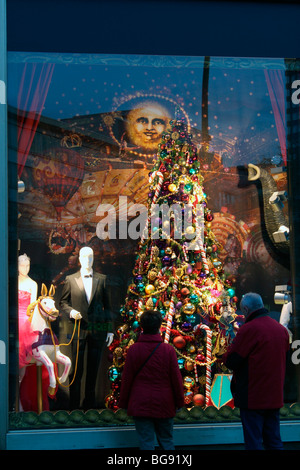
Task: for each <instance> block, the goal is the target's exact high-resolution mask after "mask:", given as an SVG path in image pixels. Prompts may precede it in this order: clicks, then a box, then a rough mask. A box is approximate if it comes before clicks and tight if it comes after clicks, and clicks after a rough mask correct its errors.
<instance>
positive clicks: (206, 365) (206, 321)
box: [106, 113, 237, 410]
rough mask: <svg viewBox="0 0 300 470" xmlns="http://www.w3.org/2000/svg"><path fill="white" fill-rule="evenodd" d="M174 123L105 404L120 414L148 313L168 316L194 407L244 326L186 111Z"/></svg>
mask: <svg viewBox="0 0 300 470" xmlns="http://www.w3.org/2000/svg"><path fill="white" fill-rule="evenodd" d="M170 126H171V128H170V129H169V130H168V131H167V132H165V133H164V134H163V137H162V141H161V143H160V145H159V148H158V154H157V160H156V163H155V166H154V168H153V171H152V172H151V173H150V178H149V181H150V189H149V195H148V214H149V215H148V220H147V224H146V227H145V230H144V233H143V235H142V237H141V240H140V243H139V245H138V250H137V257H136V261H135V266H134V269H133V280H132V283H131V284H130V285H129V288H128V292H127V296H126V299H125V303H124V306H123V307H122V309H121V316H122V319H123V322H124V323H123V325H122V326H120V327H119V329H118V332H117V335H116V337H115V340H114V341H113V343H112V345H111V346H110V349H111V352H112V354H113V365H112V366H111V367H110V368H109V371H108V374H109V379H110V381H111V393H110V394H109V395H108V396H107V398H106V406H107V407H108V408H111V409H114V410H116V409H117V408H118V405H117V403H118V396H119V391H120V383H121V380H122V367H123V365H124V362H125V359H126V352H127V350H128V348H129V347H130V346H131V344H133V343H134V342H135V341H136V340H137V338H138V336H139V334H140V326H139V317H140V315H141V314H142V313H143V312H144V311H145V309H155V310H158V311H159V312H160V313H161V315H162V318H163V324H162V328H161V334H162V336H163V339H164V341H165V342H169V343H170V344H172V345H173V346H174V348H175V350H176V352H177V356H178V364H179V367H180V369H181V372H182V379H183V384H184V388H185V403H186V406H187V407H191V406H194V405H200V406H208V405H209V404H210V387H211V382H212V378H213V375H214V374H215V373H216V372H219V373H220V372H225V370H224V366H223V365H222V363H221V361H220V360H218V355H220V353H222V351H224V349H226V347H227V346H228V344H229V343H230V342H231V340H232V339H233V337H234V334H235V328H236V326H237V324H236V320H237V319H236V316H237V315H236V313H235V310H236V301H237V298H236V297H235V291H234V286H233V285H232V282H231V280H230V278H227V275H226V273H224V271H223V266H222V262H221V261H220V260H219V257H218V254H219V252H220V250H221V249H222V247H221V246H220V245H219V244H218V242H217V240H216V239H215V236H214V233H213V231H212V229H211V222H212V220H213V214H212V212H211V211H210V210H209V207H208V204H207V197H206V194H205V192H204V188H203V177H202V175H201V161H200V159H199V155H198V152H197V147H196V146H195V145H194V144H193V142H192V138H191V135H190V134H189V133H188V131H187V125H186V123H185V119H184V117H181V116H180V115H179V113H177V114H176V119H175V120H174V121H171V122H170Z"/></svg>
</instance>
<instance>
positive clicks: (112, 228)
mask: <svg viewBox="0 0 300 470" xmlns="http://www.w3.org/2000/svg"><path fill="white" fill-rule="evenodd" d="M8 78H9V80H8V83H9V86H8V119H9V147H10V162H9V171H10V174H11V175H13V176H14V177H15V179H16V180H18V182H19V187H20V192H19V193H18V195H17V211H18V226H17V238H18V252H17V253H16V254H15V257H16V266H17V260H18V259H19V297H18V298H19V301H18V311H16V312H15V311H14V308H11V309H10V315H11V319H12V320H14V321H15V322H16V323H17V324H18V330H17V331H18V334H13V332H12V334H11V336H10V338H11V341H12V342H13V344H14V345H15V347H14V348H12V350H14V351H15V355H16V358H19V360H18V363H19V370H12V371H11V374H12V375H14V377H16V386H15V387H11V389H10V392H9V393H10V396H11V397H12V398H13V399H12V400H11V402H12V403H14V405H12V407H11V410H10V411H11V421H10V425H11V427H12V428H18V427H22V426H23V427H26V426H27V425H28V424H26V423H28V422H27V421H26V419H27V420H29V417H30V416H31V418H30V419H31V422H34V423H35V425H36V426H37V427H39V426H41V427H42V426H43V425H45V423H44V424H43V423H42V421H41V420H40V419H39V417H37V416H42V415H43V413H45V412H50V414H47V416H48V418H47V419H49V422H48V424H47V425H49V426H53V427H56V426H71V425H72V426H76V425H79V426H83V425H84V426H86V425H94V424H95V423H98V422H99V419H103V421H101V423H103V422H104V423H106V425H107V424H111V423H114V424H118V425H122V424H126V423H128V420H127V418H126V415H125V414H124V410H120V409H119V407H118V395H119V389H120V381H121V380H122V367H123V364H124V360H125V358H126V351H127V349H128V347H129V346H130V344H131V343H132V342H133V341H135V340H136V338H137V335H138V333H139V321H138V320H139V315H140V314H141V312H142V311H143V310H145V309H147V308H149V309H150V308H156V309H158V310H159V311H160V312H161V314H162V316H163V327H162V334H163V335H164V336H163V337H164V340H166V341H168V342H170V344H172V345H173V346H174V347H175V349H176V352H177V357H178V363H179V366H180V370H181V373H182V376H183V383H184V385H185V403H186V408H185V409H184V410H182V411H181V415H180V416H179V417H178V418H177V419H179V420H181V421H180V422H184V420H185V418H186V416H189V419H196V418H195V417H196V416H197V417H198V418H197V419H200V421H201V419H202V418H201V417H203V416H204V415H205V412H206V411H207V414H206V415H205V416H206V418H207V419H213V418H211V417H213V416H215V413H218V412H219V411H221V410H222V413H223V415H224V416H225V415H226V416H228V417H229V418H228V419H231V420H235V419H237V416H238V415H237V411H236V410H235V409H234V406H233V404H232V399H231V398H232V397H231V396H230V390H229V388H230V377H231V375H230V371H228V370H227V369H226V368H225V367H224V366H223V365H222V363H221V362H220V360H219V359H218V352H220V351H222V350H224V348H226V346H227V345H228V344H229V342H230V341H231V340H232V339H233V337H234V335H235V332H236V329H237V328H239V326H240V325H241V324H242V321H243V318H242V315H241V312H240V311H239V302H240V300H241V298H242V296H243V294H245V293H246V292H250V291H252V292H257V293H259V294H260V295H261V297H262V299H263V301H264V304H265V306H266V307H267V308H268V310H269V311H270V315H271V316H272V317H273V318H275V319H277V320H278V321H279V320H280V314H281V309H282V306H283V305H284V302H281V301H280V302H281V303H278V301H275V300H274V295H275V292H278V288H279V286H280V287H283V286H289V285H291V274H290V241H289V207H288V177H287V166H288V151H287V133H288V132H289V126H288V122H287V117H286V114H287V111H286V109H287V100H290V98H291V93H292V91H294V90H292V91H291V92H290V93H289V91H288V90H287V89H286V61H285V60H284V59H272V60H270V59H255V58H253V59H252V58H251V59H245V58H217V57H172V56H133V55H132V56H131V55H128V56H127V55H126V56H125V55H120V56H117V55H89V54H55V53H50V54H46V53H45V54H41V53H39V54H35V53H17V52H11V53H8ZM294 93H295V91H294ZM295 106H296V105H295ZM154 206H156V207H154ZM170 208H171V213H170ZM151 209H153V210H154V209H157V210H158V212H157V213H155V214H154V216H153V217H151V215H153V213H151ZM164 211H165V212H164ZM145 225H146V228H148V232H147V231H146V232H145V231H144V228H145ZM25 253H26V255H25ZM84 254H85V255H86V256H84ZM18 257H19V258H18ZM29 258H30V260H29ZM29 263H30V264H29ZM29 267H30V278H29V275H28V272H29V271H28V270H29ZM16 270H17V267H16ZM83 271H85V274H86V275H90V273H92V274H93V278H82V277H81V273H83ZM31 278H32V279H31ZM96 282H97V287H96ZM29 284H30V285H29ZM33 286H34V288H33ZM43 286H44V287H43ZM52 286H53V287H52ZM287 288H288V287H287ZM46 291H48V292H47V293H48V295H50V297H51V299H52V301H53V303H54V304H55V308H56V309H57V311H58V315H57V316H56V317H55V321H50V322H48V323H47V325H41V319H39V327H38V328H36V327H35V328H34V329H32V328H31V326H32V323H31V324H30V321H29V319H30V316H29V314H30V308H29V309H28V310H27V307H28V305H29V304H31V306H32V303H33V302H36V301H37V300H38V299H39V298H40V297H42V296H43V295H44V294H45V293H46ZM289 300H290V299H289ZM26 312H27V313H26ZM26 317H27V318H26ZM52 319H53V318H51V320H52ZM23 324H25V325H26V328H27V330H26V331H24V328H23ZM49 324H51V329H49ZM44 329H48V330H49V331H50V333H49V334H50V336H49V335H48V337H47V341H46V340H45V341H46V343H47V345H45V347H46V348H50V347H51V348H52V349H53V351H54V352H55V354H54V356H52V358H53V359H51V364H49V363H48V364H47V360H46V361H45V362H43V361H40V362H38V363H37V364H38V366H37V367H36V365H32V364H31V362H32V361H31V360H29V359H28V356H27V359H26V360H25V362H24V361H23V360H22V355H23V350H24V349H23V348H24V347H27V348H28V344H27V343H29V349H30V345H32V344H34V343H35V342H36V338H33V339H32V341H31V340H30V338H31V335H33V334H35V335H36V331H43V330H44ZM289 329H290V330H291V332H292V330H293V327H292V325H289ZM43 341H44V340H43ZM45 341H44V342H45ZM58 345H59V348H58ZM31 352H32V355H33V356H34V349H32V351H31ZM46 359H47V358H46ZM42 362H43V365H41V363H42ZM61 362H62V363H61ZM53 367H54V369H53ZM36 369H38V370H36ZM52 370H53V373H52ZM58 377H61V378H60V379H58ZM294 380H295V371H294V369H293V365H292V362H291V361H290V362H289V363H288V366H287V378H286V386H285V403H287V406H288V407H290V404H291V403H294V402H295V401H297V391H296V389H295V387H294V385H293V384H294ZM48 387H51V389H50V394H49V393H48ZM222 407H223V408H222ZM103 410H104V412H105V413H106V414H103ZM24 412H25V413H24ZM26 412H27V413H28V412H34V413H36V414H37V415H36V414H35V415H29V414H26ZM118 412H119V413H118ZM111 413H112V414H114V416H119V421H118V420H117V421H116V422H115V421H114V419H115V418H114V417H113V418H112V417H111V416H112V414H111ZM209 413H210V414H209ZM226 413H227V414H226ZM33 416H34V418H33ZM44 416H46V415H45V414H44ZM99 416H100V417H101V416H102V418H99ZM104 416H106V417H108V418H104ZM208 416H210V418H208ZM199 417H200V418H199ZM106 419H107V420H106ZM24 420H25V421H24ZM105 420H106V421H105ZM46 421H47V420H46ZM29 427H30V426H29Z"/></svg>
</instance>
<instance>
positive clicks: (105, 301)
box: [59, 247, 113, 409]
mask: <svg viewBox="0 0 300 470" xmlns="http://www.w3.org/2000/svg"><path fill="white" fill-rule="evenodd" d="M79 262H80V265H81V269H80V270H79V271H78V272H76V273H75V274H71V275H70V276H67V277H66V279H65V284H64V287H63V290H62V295H61V299H60V303H59V305H60V311H61V313H62V314H63V315H64V316H65V317H67V319H68V321H70V322H73V323H74V320H75V319H77V320H79V319H80V320H81V325H80V339H79V355H78V366H77V372H76V377H75V380H74V382H73V384H72V385H71V386H70V409H78V408H80V394H81V381H82V376H83V368H84V355H85V351H86V353H87V362H86V380H85V396H84V400H83V404H82V407H83V408H84V409H90V408H95V406H96V404H95V387H96V379H97V373H98V369H99V364H100V361H101V356H102V352H103V349H104V347H105V345H107V346H109V345H110V344H111V342H112V341H113V322H112V313H111V309H110V303H109V295H108V291H107V286H106V276H105V275H104V274H100V273H96V272H94V271H93V268H92V266H93V262H94V253H93V250H92V249H91V248H90V247H84V248H81V250H80V252H79ZM75 338H76V336H75ZM76 352H77V341H76V340H74V341H73V343H72V366H73V368H74V366H75V362H76ZM71 376H73V374H72V372H71Z"/></svg>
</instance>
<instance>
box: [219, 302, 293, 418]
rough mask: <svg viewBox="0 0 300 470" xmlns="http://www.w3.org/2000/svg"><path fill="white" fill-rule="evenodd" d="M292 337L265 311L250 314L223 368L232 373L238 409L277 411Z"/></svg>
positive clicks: (234, 396)
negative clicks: (225, 367)
mask: <svg viewBox="0 0 300 470" xmlns="http://www.w3.org/2000/svg"><path fill="white" fill-rule="evenodd" d="M288 349H289V335H288V331H287V329H286V328H284V326H282V325H280V324H279V323H278V322H277V321H276V320H274V319H272V318H271V317H270V316H269V315H268V311H267V310H266V309H264V308H262V309H259V310H257V311H256V312H253V313H251V315H250V316H249V317H248V318H247V320H246V322H245V324H244V325H243V326H241V327H240V329H239V331H238V333H237V335H236V337H235V338H234V340H233V342H232V345H231V347H230V348H229V350H228V352H227V353H225V355H224V356H223V362H224V364H225V365H226V366H227V367H228V368H229V369H231V370H233V377H232V383H231V391H232V395H233V398H234V404H235V406H236V407H238V408H248V409H276V408H277V409H278V408H281V407H282V406H283V386H284V378H285V367H286V353H287V351H288Z"/></svg>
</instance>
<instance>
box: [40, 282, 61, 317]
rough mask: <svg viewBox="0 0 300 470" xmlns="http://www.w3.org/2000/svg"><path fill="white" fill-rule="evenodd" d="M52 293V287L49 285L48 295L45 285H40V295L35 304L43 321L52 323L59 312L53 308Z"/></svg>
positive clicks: (53, 291) (53, 290) (53, 289)
mask: <svg viewBox="0 0 300 470" xmlns="http://www.w3.org/2000/svg"><path fill="white" fill-rule="evenodd" d="M54 293H55V288H54V286H53V285H51V287H50V290H49V294H48V292H47V287H46V286H45V284H42V291H41V294H42V295H41V296H40V297H39V298H38V301H37V303H38V309H39V312H40V314H41V315H42V317H43V318H45V320H49V321H54V320H56V318H57V317H58V314H59V311H58V310H57V308H56V307H55V302H54V298H53V296H54Z"/></svg>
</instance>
